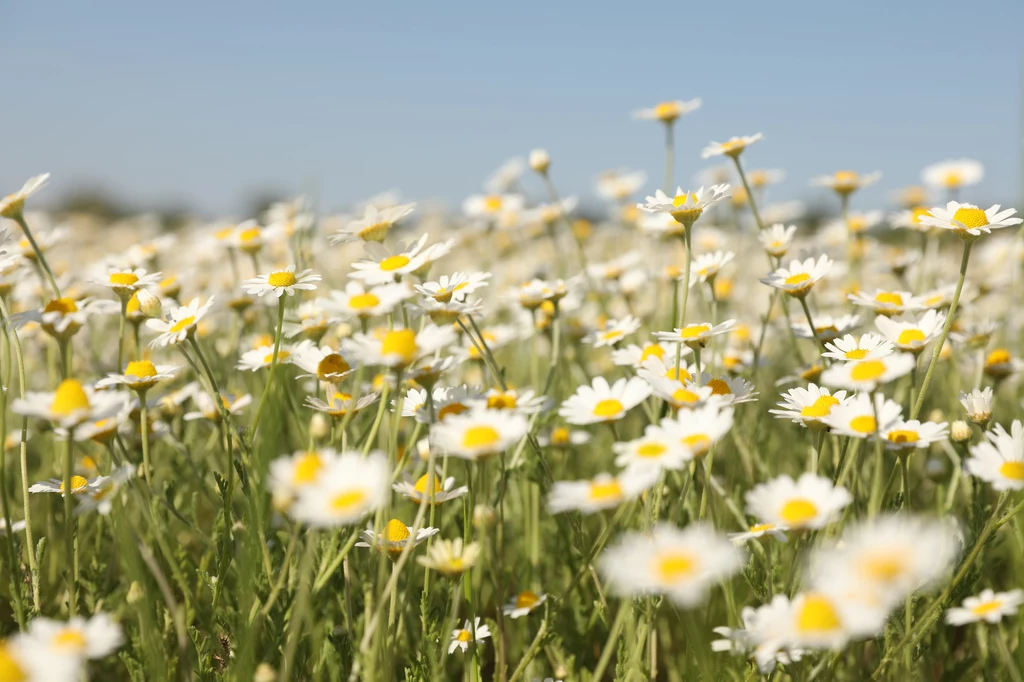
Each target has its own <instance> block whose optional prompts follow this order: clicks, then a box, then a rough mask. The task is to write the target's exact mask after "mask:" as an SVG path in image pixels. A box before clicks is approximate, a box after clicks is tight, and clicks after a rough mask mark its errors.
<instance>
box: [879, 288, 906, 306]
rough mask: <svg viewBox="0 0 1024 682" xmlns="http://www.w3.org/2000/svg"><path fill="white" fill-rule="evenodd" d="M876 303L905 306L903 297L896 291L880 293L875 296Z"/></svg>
mask: <svg viewBox="0 0 1024 682" xmlns="http://www.w3.org/2000/svg"><path fill="white" fill-rule="evenodd" d="M875 302H877V303H885V304H888V305H903V295H902V294H900V293H899V292H896V291H880V292H878V294H876V295H875Z"/></svg>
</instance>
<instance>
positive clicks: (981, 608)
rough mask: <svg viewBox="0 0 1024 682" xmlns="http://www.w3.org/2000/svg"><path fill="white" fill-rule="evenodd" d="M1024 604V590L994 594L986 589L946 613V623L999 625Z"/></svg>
mask: <svg viewBox="0 0 1024 682" xmlns="http://www.w3.org/2000/svg"><path fill="white" fill-rule="evenodd" d="M1021 604H1024V590H1010V591H1009V592H994V591H993V590H990V589H984V590H982V591H981V593H980V594H978V596H976V597H967V599H964V601H963V605H962V606H960V607H955V608H951V609H948V610H947V611H946V623H948V624H949V625H967V624H969V623H979V622H981V621H985V622H986V623H998V622H999V621H1001V620H1002V619H1003V618H1004V617H1006V616H1013V615H1015V614H1016V613H1017V608H1018V607H1019V606H1020V605H1021Z"/></svg>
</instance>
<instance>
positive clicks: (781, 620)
mask: <svg viewBox="0 0 1024 682" xmlns="http://www.w3.org/2000/svg"><path fill="white" fill-rule="evenodd" d="M762 609H763V610H759V614H758V615H759V618H758V621H759V622H758V626H757V628H756V629H752V630H751V634H752V635H753V639H754V643H755V644H756V645H758V646H759V647H763V654H764V655H770V654H772V653H773V652H774V651H778V650H781V649H789V650H792V649H799V650H803V649H833V650H839V649H841V648H842V647H844V646H845V645H846V643H847V642H849V641H850V640H855V639H863V638H865V637H870V636H873V635H875V634H877V633H878V632H880V631H881V630H882V628H884V626H885V619H886V616H887V615H888V613H887V611H886V610H885V609H884V608H881V607H880V606H879V605H877V604H871V603H869V602H866V601H864V600H859V599H855V598H852V597H850V596H849V595H846V594H843V593H842V592H841V591H840V590H839V589H836V588H831V589H828V590H821V589H812V590H809V591H805V592H800V593H798V594H797V595H796V596H795V597H793V599H792V600H790V599H789V598H787V597H786V596H785V595H776V596H775V597H774V599H773V600H772V603H771V604H770V605H769V608H764V607H762Z"/></svg>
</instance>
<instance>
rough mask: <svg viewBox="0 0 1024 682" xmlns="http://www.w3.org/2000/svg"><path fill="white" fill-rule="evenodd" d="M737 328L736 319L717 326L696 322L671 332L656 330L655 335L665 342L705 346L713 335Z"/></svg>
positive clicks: (695, 346) (692, 346)
mask: <svg viewBox="0 0 1024 682" xmlns="http://www.w3.org/2000/svg"><path fill="white" fill-rule="evenodd" d="M735 328H736V320H726V321H725V322H722V323H720V324H716V325H715V326H711V324H710V323H708V322H695V323H691V324H688V325H686V326H685V327H682V328H678V327H677V328H675V329H673V330H672V331H670V332H654V336H655V338H657V339H658V341H661V342H663V343H685V344H686V345H687V346H689V347H690V348H698V347H699V348H703V347H704V346H706V345H707V344H708V341H710V340H711V337H713V336H718V335H719V334H726V333H728V332H731V331H733V330H734V329H735Z"/></svg>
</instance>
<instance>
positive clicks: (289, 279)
mask: <svg viewBox="0 0 1024 682" xmlns="http://www.w3.org/2000/svg"><path fill="white" fill-rule="evenodd" d="M321 279H322V278H321V277H320V275H314V274H313V271H312V270H308V269H307V270H303V271H301V272H299V273H296V272H295V266H294V265H289V266H288V267H287V268H285V269H284V270H274V271H273V272H270V273H268V274H266V275H260V276H259V277H253V278H252V279H247V280H245V281H244V282H242V288H243V289H244V290H245V293H247V294H252V295H254V296H265V295H267V294H271V293H272V294H274V295H275V296H277V297H278V298H281V297H282V296H284V295H285V294H288V295H289V296H294V295H295V292H296V291H313V290H315V289H316V282H319V281H320V280H321Z"/></svg>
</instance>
